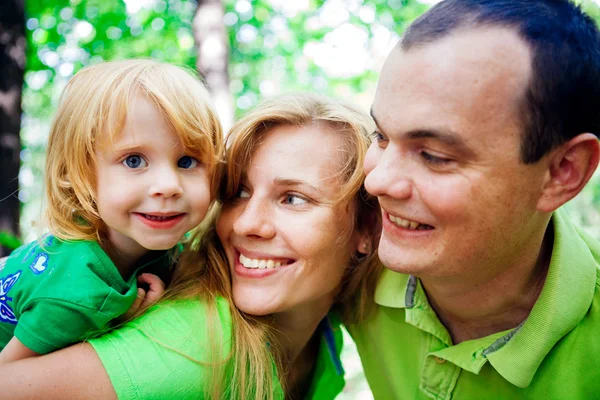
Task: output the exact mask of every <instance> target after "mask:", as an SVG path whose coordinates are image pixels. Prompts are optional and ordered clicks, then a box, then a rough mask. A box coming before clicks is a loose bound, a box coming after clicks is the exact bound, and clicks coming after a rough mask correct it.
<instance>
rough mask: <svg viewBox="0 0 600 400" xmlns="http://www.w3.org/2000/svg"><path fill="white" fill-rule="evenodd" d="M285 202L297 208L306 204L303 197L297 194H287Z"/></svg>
mask: <svg viewBox="0 0 600 400" xmlns="http://www.w3.org/2000/svg"><path fill="white" fill-rule="evenodd" d="M283 202H284V203H285V204H288V205H291V206H297V205H300V204H304V203H306V200H305V199H303V198H302V197H299V196H296V195H295V194H286V195H285V197H284V200H283Z"/></svg>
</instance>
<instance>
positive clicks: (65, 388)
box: [0, 94, 379, 399]
mask: <svg viewBox="0 0 600 400" xmlns="http://www.w3.org/2000/svg"><path fill="white" fill-rule="evenodd" d="M372 128H373V127H372V123H371V122H370V119H369V118H368V117H367V116H365V115H364V114H362V113H360V112H358V111H356V110H354V109H352V108H351V107H348V106H345V105H342V104H340V103H338V102H334V101H332V100H329V99H327V98H324V97H319V96H315V95H308V94H307V95H292V96H284V97H279V98H275V99H271V100H268V101H266V102H264V103H263V104H262V105H260V106H258V107H257V108H256V109H255V110H253V111H252V112H250V113H249V114H248V115H246V116H245V117H244V118H242V119H241V120H240V121H239V122H238V123H237V124H236V125H235V126H234V127H233V128H232V131H231V134H230V136H229V138H228V146H227V151H226V156H225V159H226V167H225V171H224V174H223V183H222V187H221V195H220V202H221V203H222V210H221V212H220V215H219V216H218V218H217V222H216V227H214V228H209V229H208V231H207V232H206V233H205V234H204V235H203V236H202V237H201V239H199V240H193V241H192V243H191V244H190V247H191V249H193V250H194V251H186V252H184V255H183V256H182V259H181V262H180V264H179V267H178V269H177V270H176V272H175V275H174V278H173V284H172V286H171V287H170V288H169V293H170V295H169V296H167V297H168V299H166V300H165V301H163V302H161V303H159V304H158V305H156V306H155V307H153V308H152V309H150V310H149V311H148V312H147V313H146V314H145V315H143V316H142V317H140V318H138V319H136V320H134V321H131V322H130V323H128V324H126V325H125V326H123V327H121V328H119V329H117V330H114V331H113V332H110V333H109V334H107V335H104V336H102V337H100V338H96V339H92V340H91V341H90V342H89V344H83V345H77V346H72V347H71V348H68V349H65V350H62V351H59V352H56V353H53V354H50V355H48V356H43V357H39V358H37V359H35V360H33V361H30V360H25V361H23V362H17V363H12V364H9V365H8V366H7V367H6V368H2V369H0V382H5V383H10V386H9V388H8V390H5V391H4V393H3V395H4V396H6V397H7V398H19V396H21V397H27V396H29V397H35V396H36V395H39V396H43V397H44V398H53V397H56V398H74V397H85V396H89V397H94V398H115V397H116V396H115V394H116V395H117V396H118V398H120V399H122V398H143V399H147V398H157V399H158V398H168V397H172V398H198V397H200V396H203V395H204V396H206V397H211V398H219V397H220V398H269V399H272V398H281V397H283V396H284V395H285V396H286V397H288V398H319V399H323V398H333V397H335V395H336V394H337V393H339V391H341V388H342V387H343V379H342V378H341V374H342V370H341V365H339V358H338V355H339V350H340V349H339V346H337V347H336V344H337V345H339V344H340V336H339V335H340V332H339V329H338V326H339V325H338V321H337V317H336V315H337V316H339V317H340V319H341V320H342V321H343V322H356V321H357V320H358V319H360V318H362V317H363V316H364V314H365V313H366V312H367V310H368V305H369V303H370V301H371V297H372V290H373V288H374V283H375V279H376V277H377V274H378V268H379V267H378V262H377V260H376V257H375V254H374V253H375V251H374V249H375V248H376V246H375V239H376V232H378V230H379V229H378V223H377V222H378V210H377V208H376V206H375V204H374V203H373V200H372V199H369V198H368V196H367V195H366V193H365V192H364V190H363V189H362V181H363V174H362V162H363V157H364V154H365V152H366V150H367V147H368V139H367V134H368V133H370V131H371V129H372ZM217 236H218V239H217ZM330 310H334V311H335V313H333V314H332V313H330ZM328 313H329V317H328ZM336 342H337V343H336ZM274 366H275V368H274ZM329 378H330V379H331V380H330V381H328V382H325V381H323V380H324V379H329ZM4 386H7V385H6V384H5V385H4Z"/></svg>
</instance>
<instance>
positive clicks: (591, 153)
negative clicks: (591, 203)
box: [537, 133, 600, 212]
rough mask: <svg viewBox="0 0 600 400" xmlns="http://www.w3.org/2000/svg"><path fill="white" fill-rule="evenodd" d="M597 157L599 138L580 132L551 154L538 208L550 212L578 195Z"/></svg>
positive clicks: (599, 151)
mask: <svg viewBox="0 0 600 400" xmlns="http://www.w3.org/2000/svg"><path fill="white" fill-rule="evenodd" d="M599 160H600V141H599V140H598V138H597V137H596V136H595V135H593V134H591V133H582V134H580V135H577V136H575V137H574V138H573V139H571V140H569V141H568V142H566V143H564V144H562V145H561V146H560V147H558V148H557V149H556V150H554V151H553V152H552V154H551V157H550V160H549V165H548V171H547V173H546V179H545V182H544V186H543V190H542V195H541V196H540V198H539V200H538V203H537V209H538V210H539V211H542V212H552V211H554V210H556V209H557V208H559V207H560V206H562V205H563V204H565V203H566V202H567V201H569V200H571V199H572V198H573V197H575V196H577V195H578V194H579V192H581V190H582V189H583V188H584V187H585V185H586V184H587V183H588V181H589V180H590V178H591V177H592V175H593V174H594V171H595V170H596V168H597V167H598V162H599Z"/></svg>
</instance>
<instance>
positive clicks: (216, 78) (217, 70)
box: [193, 0, 233, 131]
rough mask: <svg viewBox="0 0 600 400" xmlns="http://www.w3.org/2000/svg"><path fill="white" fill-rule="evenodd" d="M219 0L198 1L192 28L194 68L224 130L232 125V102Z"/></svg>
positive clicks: (225, 35) (223, 25)
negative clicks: (203, 81)
mask: <svg viewBox="0 0 600 400" xmlns="http://www.w3.org/2000/svg"><path fill="white" fill-rule="evenodd" d="M223 15H224V14H223V4H222V2H221V0H198V9H197V10H196V15H195V16H194V21H193V29H194V38H195V40H196V48H197V56H198V58H197V62H196V68H197V69H198V72H199V73H200V74H201V75H202V76H203V77H204V80H205V82H206V85H207V86H208V90H209V91H210V94H211V96H212V99H213V103H214V105H215V108H216V110H217V113H218V114H219V118H220V119H221V124H222V125H223V129H224V130H225V131H227V130H228V129H229V128H230V127H231V125H232V123H233V99H232V97H231V92H230V91H229V74H228V72H227V67H228V65H229V39H228V37H227V31H226V30H225V23H224V21H223Z"/></svg>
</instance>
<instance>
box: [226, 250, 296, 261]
mask: <svg viewBox="0 0 600 400" xmlns="http://www.w3.org/2000/svg"><path fill="white" fill-rule="evenodd" d="M234 249H235V252H236V261H239V260H240V254H243V255H244V257H246V258H251V259H253V260H273V261H275V262H281V263H285V264H286V265H287V264H292V263H294V262H295V261H296V260H294V259H292V258H287V257H278V256H274V255H272V254H268V253H262V252H257V251H249V250H246V249H243V248H239V247H235V248H234Z"/></svg>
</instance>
